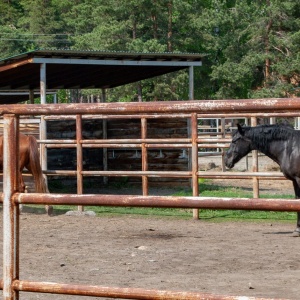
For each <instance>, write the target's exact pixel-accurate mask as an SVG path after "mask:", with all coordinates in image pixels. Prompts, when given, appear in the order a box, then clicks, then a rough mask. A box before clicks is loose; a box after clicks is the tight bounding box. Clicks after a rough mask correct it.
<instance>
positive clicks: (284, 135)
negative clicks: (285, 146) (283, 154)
mask: <svg viewBox="0 0 300 300" xmlns="http://www.w3.org/2000/svg"><path fill="white" fill-rule="evenodd" d="M242 128H245V136H246V137H248V138H250V139H251V140H252V142H253V143H254V144H256V145H260V147H263V148H265V147H266V146H267V145H268V144H269V143H270V142H271V141H286V140H290V139H291V138H297V139H299V140H300V131H297V130H295V129H294V128H293V127H292V126H290V125H286V124H274V125H259V126H256V127H242Z"/></svg>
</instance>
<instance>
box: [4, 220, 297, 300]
mask: <svg viewBox="0 0 300 300" xmlns="http://www.w3.org/2000/svg"><path fill="white" fill-rule="evenodd" d="M1 224H2V223H1ZM292 229H293V224H290V223H280V222H276V223H270V222H259V223H252V222H233V221H227V222H214V221H203V220H199V221H195V220H192V219H190V220H183V219H175V218H170V217H164V218H156V217H136V216H118V217H111V216H110V217H109V216H102V217H87V216H81V217H70V216H65V215H60V216H53V217H47V216H45V215H35V214H22V216H21V263H20V267H21V272H20V278H21V279H24V280H25V279H26V280H33V281H50V282H62V283H76V284H93V285H101V286H114V287H138V288H147V289H161V290H175V291H178V290H181V291H196V292H200V293H213V294H223V295H239V296H241V295H243V296H249V297H250V296H253V297H254V296H256V297H264V298H284V299H299V286H298V284H299V278H300V262H299V260H298V259H297V254H298V250H297V249H298V248H299V242H300V239H299V238H293V237H291V234H292ZM1 249H2V248H1ZM20 299H22V300H24V299H26V300H33V299H45V300H48V299H49V300H50V299H72V300H74V299H82V298H79V297H77V296H73V297H71V296H60V295H50V294H31V293H21V297H20ZM85 299H90V298H89V297H87V298H85ZM91 299H95V298H91ZM96 299H97V298H96ZM99 299H100V298H99Z"/></svg>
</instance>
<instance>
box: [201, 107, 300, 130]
mask: <svg viewBox="0 0 300 300" xmlns="http://www.w3.org/2000/svg"><path fill="white" fill-rule="evenodd" d="M299 116H300V113H299V110H298V111H288V109H287V110H285V111H278V112H269V113H262V112H258V113H246V112H244V113H238V112H236V113H225V114H220V113H211V114H210V113H206V114H203V113H199V114H197V117H198V118H199V119H203V118H206V119H216V118H217V119H220V118H225V119H231V118H251V117H256V118H274V117H299ZM233 126H235V124H233ZM226 127H227V126H226Z"/></svg>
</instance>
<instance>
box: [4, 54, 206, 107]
mask: <svg viewBox="0 0 300 300" xmlns="http://www.w3.org/2000/svg"><path fill="white" fill-rule="evenodd" d="M202 57H203V55H201V54H188V53H127V52H103V51H77V50H35V51H31V52H27V53H24V54H20V55H17V56H13V57H9V58H6V59H3V60H1V61H0V104H10V103H17V102H22V101H25V100H28V99H29V98H31V99H32V98H33V97H34V94H35V93H36V92H39V93H40V98H41V103H45V102H46V92H47V91H48V90H58V89H86V88H89V89H92V88H96V89H107V88H113V87H117V86H121V85H125V84H128V83H133V82H137V81H140V80H143V79H147V78H152V77H155V76H159V75H163V74H167V73H171V72H175V71H178V70H182V69H187V68H189V75H190V90H189V93H190V94H189V98H190V99H192V98H193V80H194V78H193V67H195V66H201V65H202ZM24 91H27V92H28V93H27V94H26V93H24ZM9 93H10V95H9ZM28 95H30V96H28Z"/></svg>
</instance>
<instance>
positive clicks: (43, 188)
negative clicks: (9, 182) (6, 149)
mask: <svg viewBox="0 0 300 300" xmlns="http://www.w3.org/2000/svg"><path fill="white" fill-rule="evenodd" d="M19 149H20V150H19V170H20V174H19V180H20V186H19V191H20V192H21V193H23V192H25V183H24V180H23V177H22V171H23V169H24V167H25V168H26V169H27V170H28V171H29V172H30V173H31V174H32V175H33V178H34V184H35V191H36V193H49V191H48V188H47V184H46V181H45V178H44V175H43V172H42V168H41V165H40V158H39V150H38V144H37V141H36V138H35V137H34V136H32V135H29V136H27V135H24V134H20V135H19ZM0 169H1V170H2V169H3V136H0ZM46 212H47V213H48V214H51V213H52V207H51V206H46Z"/></svg>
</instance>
